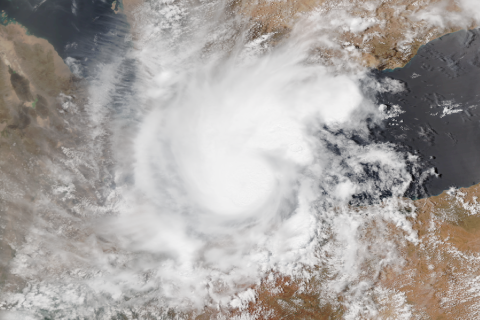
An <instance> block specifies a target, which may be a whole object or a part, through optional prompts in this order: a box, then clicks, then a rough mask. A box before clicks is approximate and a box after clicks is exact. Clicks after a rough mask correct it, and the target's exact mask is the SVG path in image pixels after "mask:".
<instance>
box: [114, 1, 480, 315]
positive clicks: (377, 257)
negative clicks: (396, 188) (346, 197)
mask: <svg viewBox="0 0 480 320" xmlns="http://www.w3.org/2000/svg"><path fill="white" fill-rule="evenodd" d="M141 5H143V2H142V1H141V0H135V1H129V0H124V8H125V13H126V14H127V16H128V18H129V20H130V21H131V23H132V25H133V27H134V32H135V26H136V24H137V21H136V20H135V19H136V17H135V14H134V13H135V12H136V11H137V8H138V7H139V6H141ZM432 8H433V9H432ZM438 8H440V9H441V10H443V11H441V12H442V14H443V15H444V16H445V17H448V16H449V15H451V16H452V17H454V16H456V15H458V16H461V15H462V12H463V11H462V10H464V7H462V6H461V5H459V4H458V3H457V2H455V1H437V0H431V1H416V0H391V1H328V0H310V1H305V0H303V1H291V0H286V1H262V0H259V1H253V0H243V1H241V0H239V1H233V2H231V3H230V5H229V6H228V10H229V12H230V13H231V14H233V15H240V16H242V17H243V18H245V19H246V20H247V21H248V26H249V28H250V30H251V31H250V33H249V34H250V39H248V40H250V41H251V40H255V39H260V38H261V37H264V36H268V42H269V44H270V45H279V44H281V43H282V40H284V39H285V38H286V37H289V36H291V35H292V34H293V33H295V32H297V33H296V35H299V34H301V30H298V29H296V28H298V25H297V24H296V23H299V21H300V20H301V17H304V18H306V19H307V22H305V21H302V22H300V24H299V25H300V26H301V27H302V28H318V30H319V32H324V33H325V34H327V35H328V38H329V40H331V43H330V44H329V46H324V47H321V46H320V47H318V50H317V51H318V55H319V56H320V58H321V62H324V63H326V64H328V63H329V61H331V60H332V59H335V58H337V57H339V56H341V55H342V54H345V52H347V53H348V54H349V55H350V57H353V58H354V59H356V61H358V62H361V64H363V65H364V66H368V67H372V68H377V69H380V70H383V69H393V68H397V67H402V66H404V65H405V64H406V63H408V61H410V60H411V59H412V58H413V57H414V55H415V54H416V53H417V50H418V49H419V48H420V46H421V45H423V44H426V43H427V42H429V41H431V40H433V39H435V38H438V37H440V36H442V35H444V34H447V33H451V32H455V31H458V30H460V29H463V28H473V27H474V26H475V25H476V22H475V21H474V20H468V19H466V20H463V21H460V20H458V19H453V18H452V19H445V20H442V21H441V22H439V20H438V16H435V14H436V13H435V12H436V11H435V10H436V9H438ZM309 15H313V16H314V18H315V19H311V20H308V17H309ZM332 21H333V22H332ZM432 21H433V22H432ZM328 23H330V25H326V24H328ZM332 25H333V26H332ZM479 195H480V187H479V186H478V185H477V186H473V187H470V188H466V189H460V190H453V189H452V190H450V191H446V192H444V193H443V194H441V195H440V196H436V197H431V198H428V199H422V200H417V201H409V200H406V202H407V203H408V204H410V205H411V206H408V205H406V206H405V208H404V211H405V213H409V214H411V213H412V212H413V214H412V216H411V218H410V222H411V223H412V228H413V231H414V233H416V234H417V235H418V238H417V239H416V241H411V242H407V241H405V240H404V239H405V237H406V234H405V232H404V231H402V230H400V229H399V228H398V226H396V225H394V224H392V223H391V222H388V221H382V220H381V219H377V220H375V219H373V220H370V221H368V222H367V223H366V224H365V225H364V226H363V227H362V231H361V234H360V235H358V238H359V239H361V241H363V242H364V243H365V244H366V246H368V247H371V246H375V244H379V243H380V242H382V241H388V242H389V243H391V244H392V252H391V253H392V254H393V252H398V256H397V257H395V258H396V259H397V260H399V261H402V262H401V263H397V264H391V265H389V264H388V263H387V264H385V265H383V263H384V261H385V258H386V257H387V256H388V254H389V252H375V253H374V254H372V255H371V256H369V258H368V259H366V260H365V261H364V263H363V264H362V265H361V268H360V269H361V274H362V276H361V279H360V280H358V283H360V284H361V283H362V281H364V282H365V286H368V285H372V283H369V284H368V282H369V281H373V285H372V287H374V289H372V290H370V291H369V293H368V297H365V299H366V300H367V299H368V300H371V301H374V302H375V303H376V304H377V306H378V310H377V312H378V313H377V317H376V318H377V319H410V318H413V319H473V318H477V317H478V314H479V312H480V309H478V305H479V304H480V299H479V297H478V295H477V294H476V292H477V291H478V287H479V286H480V283H479V279H480V268H479V267H478V259H480V258H479V257H480V255H479V254H480V247H479V245H478V242H479V239H480V238H479V225H480V222H479V214H480V204H478V203H477V198H478V196H479ZM382 237H383V238H382ZM372 244H373V245H372ZM369 250H372V251H375V250H374V249H372V248H370V249H369ZM382 259H383V260H382ZM330 271H331V270H329V269H328V267H324V266H321V265H319V266H317V267H315V268H312V269H311V270H309V272H310V273H311V274H312V275H313V276H312V278H311V280H310V281H309V282H308V283H307V284H305V283H302V282H301V281H296V280H295V279H293V278H291V277H286V276H282V275H279V274H271V275H270V276H269V277H268V278H265V279H263V280H262V282H261V283H260V284H257V285H254V286H251V287H249V288H246V291H244V292H243V293H242V294H243V297H241V296H240V295H239V300H242V301H243V302H241V303H239V304H240V306H239V307H234V308H232V309H231V310H216V309H214V308H206V309H205V310H203V311H202V312H199V313H198V312H195V313H192V314H189V315H187V317H190V318H192V319H193V318H195V319H211V318H214V317H218V318H221V317H222V316H227V317H231V318H235V317H237V318H238V319H240V318H242V317H245V318H246V316H245V315H246V314H248V315H250V316H253V317H255V319H299V318H306V319H339V318H344V317H345V316H346V312H347V310H346V309H345V308H344V305H345V304H346V303H348V302H349V301H348V300H349V299H351V297H350V296H348V295H347V294H346V292H347V291H348V287H345V288H344V290H343V291H342V290H340V292H336V293H332V290H331V288H330V287H328V285H325V283H327V282H328V281H329V277H335V275H331V274H330V273H329V272H330ZM361 294H363V293H357V295H361ZM234 306H235V305H234ZM360 314H361V312H360ZM362 319H369V317H368V316H365V317H364V318H362Z"/></svg>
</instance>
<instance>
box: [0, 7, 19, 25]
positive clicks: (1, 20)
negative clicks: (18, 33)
mask: <svg viewBox="0 0 480 320" xmlns="http://www.w3.org/2000/svg"><path fill="white" fill-rule="evenodd" d="M10 23H17V21H16V20H15V19H13V18H10V17H9V16H8V14H7V13H6V12H5V11H4V10H2V12H1V13H0V24H1V25H4V26H6V25H8V24H10Z"/></svg>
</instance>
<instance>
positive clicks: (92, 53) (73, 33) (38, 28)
mask: <svg viewBox="0 0 480 320" xmlns="http://www.w3.org/2000/svg"><path fill="white" fill-rule="evenodd" d="M112 2H113V1H110V0H109V1H83V0H48V1H43V0H31V1H28V0H23V1H1V2H0V11H4V12H5V14H6V15H7V17H8V18H9V19H10V20H12V19H13V20H15V21H16V22H18V23H20V24H21V25H23V26H24V27H25V28H26V29H27V30H28V32H29V34H32V35H34V36H36V37H40V38H44V39H46V40H48V41H49V42H50V44H52V45H53V47H54V48H55V50H56V51H57V53H58V54H59V55H60V56H61V57H62V58H63V59H66V58H70V60H69V61H67V64H70V63H71V62H75V63H76V65H77V66H78V67H79V69H81V71H80V70H79V72H80V73H79V74H78V75H79V76H82V77H86V76H88V75H91V74H92V72H87V71H88V69H89V68H92V66H94V65H96V64H97V63H99V62H100V63H101V62H105V61H109V56H111V55H113V54H117V55H118V54H122V53H123V52H124V51H125V49H126V48H127V47H128V45H129V42H128V37H127V34H128V32H129V25H128V23H127V21H126V18H125V15H123V14H122V13H118V14H116V13H115V12H114V11H113V10H112ZM126 37H127V38H126ZM126 40H127V41H126ZM72 59H75V60H72ZM92 60H93V61H92ZM69 62H70V63H69ZM92 62H93V63H92ZM69 66H70V65H69ZM70 67H71V68H72V66H70ZM82 67H83V68H82Z"/></svg>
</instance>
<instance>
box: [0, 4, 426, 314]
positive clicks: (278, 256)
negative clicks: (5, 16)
mask: <svg viewBox="0 0 480 320" xmlns="http://www.w3.org/2000/svg"><path fill="white" fill-rule="evenodd" d="M223 9H224V8H223V7H222V5H221V4H220V3H215V2H206V3H203V2H202V3H200V4H197V5H195V6H194V5H193V4H192V5H189V4H188V3H186V4H183V5H182V4H178V3H170V2H164V3H160V2H158V3H154V4H148V5H145V6H143V7H140V8H139V9H138V11H137V12H136V14H137V15H138V16H139V19H138V20H137V23H136V25H135V26H134V28H135V31H136V34H137V37H138V38H137V39H135V45H134V46H132V48H130V49H129V50H128V51H127V53H126V54H125V55H123V56H122V55H119V56H112V58H111V60H112V61H111V62H110V63H99V64H98V65H97V66H96V67H97V71H96V73H95V75H94V76H92V78H91V79H89V80H90V82H89V83H90V85H89V89H88V97H89V102H88V104H87V105H86V109H85V110H86V111H85V113H86V115H87V116H88V121H89V125H90V127H89V133H88V134H89V138H90V140H88V142H85V148H84V150H83V153H82V154H80V155H78V154H75V153H71V152H70V153H68V152H66V155H67V156H70V157H71V159H73V160H72V161H71V162H70V164H71V167H72V168H74V167H75V166H79V165H78V163H82V161H84V159H88V161H91V160H90V159H91V158H95V159H98V156H100V155H99V153H100V152H99V151H98V150H99V148H103V147H105V146H108V148H109V150H110V153H109V154H108V155H104V154H102V155H101V156H102V157H108V158H109V160H111V165H112V167H114V169H113V171H114V183H112V186H110V188H111V193H110V194H109V196H108V197H106V200H105V203H104V204H103V206H99V207H95V206H93V205H92V206H88V205H85V206H83V207H81V208H79V209H78V210H77V211H78V212H76V213H77V214H76V215H75V216H74V217H70V216H68V214H67V213H65V212H60V213H58V215H60V216H63V218H62V219H58V220H54V221H53V220H52V221H50V220H48V221H47V222H42V221H39V222H36V224H35V225H34V226H33V227H32V231H31V232H30V234H29V236H28V237H27V239H26V244H25V245H24V247H22V248H17V256H16V257H15V259H14V262H13V267H12V273H13V274H15V275H18V276H19V277H24V278H28V283H29V284H28V286H26V287H25V289H24V290H23V291H22V292H21V293H18V292H17V293H11V294H10V293H9V294H7V295H6V296H5V297H4V301H3V306H10V307H9V308H10V309H9V310H10V313H8V314H6V316H9V317H10V318H11V319H17V318H18V319H20V318H22V317H23V319H27V317H31V319H38V318H39V317H41V316H44V315H50V314H55V315H56V316H57V317H58V318H59V319H60V318H61V319H74V318H78V317H86V318H90V317H91V316H92V315H94V314H96V315H97V316H98V317H99V319H100V318H101V319H108V318H109V317H111V316H112V315H117V314H120V313H122V314H125V315H126V316H131V315H132V314H133V313H135V314H147V313H146V312H148V313H149V314H154V315H162V314H167V312H168V310H169V309H170V308H177V309H175V310H180V311H182V310H189V308H199V309H201V308H203V307H204V306H205V305H207V306H214V307H218V308H239V309H242V308H245V304H246V303H248V301H251V300H252V299H254V297H255V292H253V290H252V289H250V287H251V286H252V285H254V284H259V283H260V282H261V281H263V280H264V279H269V277H274V276H275V275H286V276H290V277H292V278H293V279H298V280H299V281H308V279H309V277H311V275H309V274H308V272H306V270H307V269H308V268H309V267H314V266H318V265H322V266H326V267H325V268H327V269H328V272H329V277H330V278H329V280H328V282H327V284H326V285H325V291H326V292H330V294H335V293H337V292H342V291H343V292H349V296H348V297H349V298H348V299H347V300H346V301H345V303H346V304H348V305H349V309H348V312H347V314H346V318H351V319H355V317H356V316H358V315H359V314H361V313H362V312H364V313H368V312H370V313H371V314H375V312H376V309H375V303H374V299H373V298H369V296H367V295H364V294H363V293H364V292H366V291H367V290H370V289H371V288H372V287H373V286H374V283H373V281H372V280H371V279H367V280H361V281H360V280H359V279H360V274H361V265H362V264H363V263H365V261H367V260H368V261H375V262H378V266H381V265H383V266H384V265H387V264H390V263H392V264H393V263H399V258H398V257H397V256H396V254H395V252H394V250H393V245H392V243H391V242H390V241H389V240H386V239H381V237H380V235H378V238H375V239H373V240H371V241H373V242H370V243H368V241H367V240H365V238H362V237H363V236H362V231H361V230H362V227H363V226H364V225H365V224H366V223H369V222H371V221H377V222H376V223H378V224H379V225H381V224H382V223H383V222H385V221H387V222H388V223H392V224H394V225H396V226H398V228H399V229H401V230H402V231H403V232H405V237H404V239H403V240H402V241H412V242H415V234H414V233H413V232H412V231H411V228H410V225H409V222H408V221H407V219H406V217H407V216H408V214H409V212H411V211H412V210H403V209H404V208H405V207H409V206H410V205H411V204H410V202H409V201H407V200H400V198H401V197H402V196H403V195H404V193H405V191H406V190H407V189H408V188H409V186H410V183H411V182H412V179H413V177H412V168H416V167H415V166H416V162H417V159H416V157H415V156H412V155H410V154H407V153H403V152H400V151H398V150H397V149H396V148H395V146H393V145H390V144H386V143H378V142H375V141H372V140H371V139H370V133H369V128H371V127H372V126H373V125H379V126H381V124H382V121H383V120H384V119H386V118H389V117H395V114H394V113H391V112H390V113H388V112H387V111H386V109H385V108H384V107H385V106H378V105H376V104H375V101H373V100H372V99H371V97H372V96H374V94H375V92H383V91H389V92H392V93H397V92H401V91H402V90H404V86H403V85H402V84H401V83H399V82H395V81H394V80H391V81H390V80H387V81H384V82H377V81H376V80H375V79H373V78H371V76H370V75H369V74H368V73H367V72H366V71H365V70H363V69H362V68H361V67H360V66H357V65H355V63H352V62H351V61H349V62H348V63H347V61H346V60H342V57H338V63H336V64H334V65H329V66H325V65H323V64H321V63H317V62H318V61H319V60H316V59H315V57H314V55H315V50H313V49H314V48H315V45H316V44H317V43H322V44H324V43H328V41H327V40H328V39H326V38H325V35H324V34H319V33H318V32H317V30H312V32H311V33H309V32H305V31H303V32H302V35H301V36H297V37H293V36H292V37H291V39H288V40H285V41H284V42H283V43H282V44H281V45H279V46H277V47H275V48H272V47H271V46H270V45H269V44H268V40H269V37H273V36H274V35H273V34H270V35H265V36H263V37H260V38H253V39H252V37H251V34H250V33H249V32H250V31H249V30H248V29H247V30H246V31H245V29H244V27H243V26H242V21H238V19H236V18H235V19H234V18H228V17H225V16H224V15H223V14H222V12H223ZM309 19H313V18H311V17H310V18H309ZM350 22H351V21H350ZM350 22H349V23H350ZM352 23H354V22H352ZM358 28H359V30H361V29H362V28H360V27H358ZM296 32H297V31H296ZM72 61H73V60H70V62H72ZM352 64H354V66H352ZM75 68H76V69H75V70H74V71H76V72H77V73H78V72H80V71H79V69H78V68H79V67H78V66H76V67H75ZM127 80H128V81H127ZM67 102H68V101H67ZM395 110H396V109H395ZM395 110H394V111H395ZM396 111H397V112H401V110H396ZM92 141H93V142H92ZM67 151H68V150H67ZM75 161H77V162H75ZM92 161H93V160H92ZM101 165H102V164H101V163H100V162H98V163H95V164H89V166H88V170H90V169H92V170H94V169H95V168H96V167H97V166H101ZM52 166H53V167H54V166H55V164H54V163H52ZM75 168H76V167H75ZM75 168H74V169H75ZM74 169H72V172H75V170H74ZM85 170H87V169H85ZM414 173H415V174H417V175H418V176H422V174H423V175H425V174H428V173H422V172H420V171H419V172H416V171H415V172H414ZM62 174H64V175H65V177H64V178H62V181H59V182H58V184H57V185H56V186H55V188H54V190H53V191H51V193H52V194H53V195H54V196H55V197H57V198H56V199H59V201H63V200H64V199H66V198H69V197H71V198H75V197H77V195H76V194H75V192H76V189H75V186H74V184H73V181H74V178H73V177H74V174H73V173H62ZM70 175H71V177H72V178H70ZM45 219H46V218H45ZM46 220H47V219H46ZM382 221H383V222H382ZM387 222H385V224H387ZM44 224H48V225H49V228H42V225H44ZM62 225H63V226H65V225H69V226H71V227H72V228H76V229H79V230H82V236H67V235H65V234H62V233H61V232H57V231H56V230H58V229H56V228H59V227H60V226H62ZM372 243H374V244H375V245H376V248H377V249H375V250H377V251H375V250H374V249H369V245H371V244H372ZM53 244H55V245H53ZM42 246H43V247H42ZM45 246H46V247H45ZM45 248H47V249H45ZM372 250H373V251H375V252H372ZM46 251H48V252H50V253H51V252H53V256H54V257H55V258H54V259H50V258H49V257H51V256H50V255H48V254H45V252H46ZM375 259H377V260H375ZM378 268H379V267H378ZM372 272H373V273H375V272H377V273H378V270H374V271H372ZM26 275H27V276H26ZM362 275H363V276H365V275H364V274H362ZM364 278H365V277H364ZM377 289H378V290H377ZM377 289H376V290H377V291H378V294H379V295H381V294H383V293H382V292H383V291H382V289H381V288H377ZM400 298H401V297H400ZM400 298H399V299H400ZM325 299H328V296H327V297H326V298H325ZM132 310H133V311H132ZM129 312H130V313H129ZM142 312H145V313H142ZM399 312H400V311H399ZM402 312H404V313H405V315H406V316H408V312H409V311H408V310H406V309H405V310H403V311H402ZM399 314H400V313H399Z"/></svg>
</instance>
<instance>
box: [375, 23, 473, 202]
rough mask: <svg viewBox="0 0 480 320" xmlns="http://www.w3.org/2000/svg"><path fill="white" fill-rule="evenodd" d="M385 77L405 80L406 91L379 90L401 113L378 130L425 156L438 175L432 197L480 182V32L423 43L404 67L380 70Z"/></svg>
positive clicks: (430, 183) (381, 100)
mask: <svg viewBox="0 0 480 320" xmlns="http://www.w3.org/2000/svg"><path fill="white" fill-rule="evenodd" d="M376 75H377V77H378V78H379V79H385V78H393V79H396V80H399V81H402V82H403V83H404V84H405V87H406V90H405V91H404V92H401V93H398V94H390V93H379V94H378V102H379V103H380V104H384V105H386V108H388V109H392V110H393V109H395V107H394V106H395V105H397V106H399V107H400V109H401V111H399V112H397V113H398V116H397V117H392V118H390V119H388V120H386V122H385V126H384V127H383V128H380V129H379V128H376V129H375V130H373V133H374V135H375V136H377V138H378V139H380V140H382V141H390V142H393V143H395V144H397V145H400V146H401V148H405V149H407V150H410V151H411V152H412V153H415V154H418V155H419V156H421V159H422V161H423V163H424V165H425V167H429V166H432V167H434V168H435V170H436V172H437V176H431V177H430V178H429V179H428V180H427V181H426V185H425V186H426V192H427V194H426V195H436V194H439V193H441V192H442V191H443V190H446V189H448V188H450V187H469V186H471V185H473V184H477V183H479V182H480V148H479V146H480V87H479V86H478V83H479V82H480V31H479V30H478V29H475V30H470V31H465V30H462V31H459V32H455V33H453V34H448V35H445V36H443V37H441V38H439V39H436V40H433V41H431V42H430V43H428V44H426V45H424V46H422V47H421V48H420V50H419V51H418V54H417V55H416V56H415V57H414V58H413V59H412V60H411V62H410V63H408V64H407V65H406V66H405V67H404V68H398V69H395V70H388V71H384V72H376Z"/></svg>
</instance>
